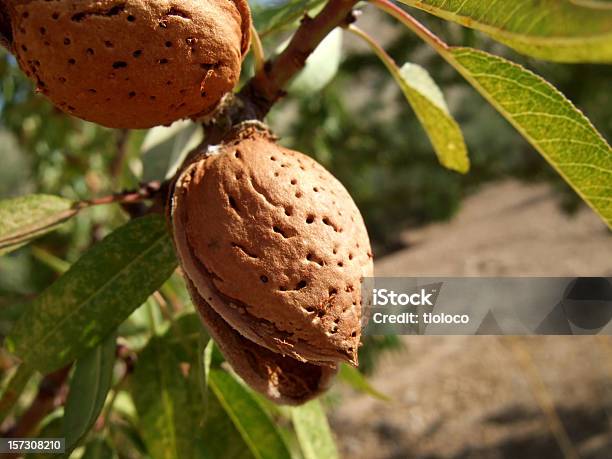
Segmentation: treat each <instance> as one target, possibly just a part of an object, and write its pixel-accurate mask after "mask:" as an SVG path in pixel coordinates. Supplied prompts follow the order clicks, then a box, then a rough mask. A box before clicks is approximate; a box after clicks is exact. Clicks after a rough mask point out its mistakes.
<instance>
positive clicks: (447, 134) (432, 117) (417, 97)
mask: <svg viewBox="0 0 612 459" xmlns="http://www.w3.org/2000/svg"><path fill="white" fill-rule="evenodd" d="M349 30H350V31H351V32H353V33H355V34H356V35H358V36H360V37H361V38H363V39H364V40H365V41H366V42H367V43H368V44H369V45H370V46H371V47H372V50H373V51H374V52H375V53H376V55H377V56H378V57H379V58H380V59H381V60H382V61H383V63H384V64H385V66H386V67H387V69H388V70H389V72H390V73H391V75H392V76H393V78H394V79H395V81H396V82H397V84H398V85H399V87H400V88H401V90H402V92H403V93H404V96H405V97H406V99H407V100H408V103H410V106H411V107H412V109H413V110H414V112H415V113H416V116H417V118H418V119H419V121H420V123H421V125H422V126H423V128H424V129H425V132H427V135H428V136H429V140H430V141H431V143H432V145H433V147H434V150H435V152H436V155H437V156H438V160H439V161H440V164H442V165H443V166H444V167H446V168H448V169H451V170H454V171H457V172H461V173H465V172H467V171H468V169H469V168H470V160H469V158H468V154H467V147H466V146H465V141H464V139H463V134H462V133H461V128H460V127H459V125H458V124H457V122H456V121H455V120H454V118H453V117H452V115H451V114H450V112H449V111H448V107H447V106H446V102H445V101H444V96H443V95H442V91H440V88H438V86H437V85H436V83H435V82H434V81H433V79H432V78H431V77H430V76H429V73H427V71H426V70H425V69H424V68H422V67H420V66H418V65H416V64H405V65H404V66H403V67H402V68H401V69H400V68H398V67H397V65H396V64H395V62H394V61H393V59H391V57H390V56H389V55H388V54H387V53H386V52H385V51H384V50H383V49H382V48H381V47H380V46H379V45H378V44H377V43H376V42H375V41H373V40H372V39H371V38H370V36H369V35H367V34H365V33H363V32H361V31H360V30H359V29H355V28H351V29H349Z"/></svg>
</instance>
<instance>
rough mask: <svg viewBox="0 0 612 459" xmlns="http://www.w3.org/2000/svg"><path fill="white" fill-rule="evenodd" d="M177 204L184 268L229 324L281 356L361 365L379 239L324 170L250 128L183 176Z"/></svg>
mask: <svg viewBox="0 0 612 459" xmlns="http://www.w3.org/2000/svg"><path fill="white" fill-rule="evenodd" d="M172 206H173V216H172V220H173V229H174V233H175V239H176V238H183V239H184V240H185V241H186V243H185V244H184V247H180V246H179V247H178V252H179V257H180V259H181V264H182V266H183V269H184V271H185V274H186V276H187V277H188V278H189V279H190V281H191V282H192V283H193V285H194V286H195V288H196V289H197V291H198V294H199V295H200V296H201V297H202V298H204V299H205V300H206V301H207V302H208V303H209V304H210V305H211V307H212V309H214V310H215V312H216V313H217V314H219V316H221V317H222V318H223V320H225V321H226V322H227V323H228V324H230V325H231V326H232V327H233V328H234V329H236V330H237V331H238V332H239V333H240V334H241V335H243V336H244V337H245V338H247V339H248V340H250V341H253V342H254V343H257V344H258V345H260V346H263V347H265V348H268V349H270V350H271V351H273V352H276V353H279V354H281V355H287V356H290V357H292V358H294V359H297V360H300V361H304V362H311V363H316V364H319V365H330V366H335V365H336V363H337V362H339V361H348V362H351V363H353V364H356V363H357V349H358V346H359V340H360V332H361V326H360V320H361V280H362V278H363V277H367V276H371V275H372V270H373V265H372V255H371V249H370V243H369V240H368V235H367V231H366V229H365V225H364V223H363V220H362V218H361V215H360V214H359V211H358V209H357V208H356V206H355V204H354V203H353V201H352V199H351V198H350V196H349V194H348V193H347V191H346V190H345V189H344V187H343V186H342V185H341V184H340V182H338V181H337V180H336V179H335V178H334V177H333V176H332V175H331V174H330V173H329V172H327V171H326V170H325V169H324V168H323V167H322V166H320V165H319V164H318V163H316V162H315V161H314V160H312V159H311V158H309V157H308V156H306V155H303V154H301V153H298V152H295V151H292V150H288V149H286V148H283V147H281V146H279V145H277V144H276V143H275V142H273V141H272V140H271V139H270V138H269V137H268V136H267V135H265V134H262V133H260V132H257V131H251V132H249V133H247V134H245V133H243V134H242V135H241V136H240V137H239V138H238V139H237V140H235V141H233V142H230V143H225V144H224V146H222V148H221V150H220V151H219V152H218V153H217V154H214V155H211V156H208V157H204V158H201V159H200V160H198V161H196V162H194V163H193V164H191V166H189V167H188V168H187V169H186V170H185V171H184V172H183V173H182V174H181V177H180V178H179V180H178V182H177V184H176V186H175V191H174V195H173V202H172ZM179 219H180V227H179V225H177V222H178V221H179ZM182 232H184V234H182ZM179 233H181V234H179Z"/></svg>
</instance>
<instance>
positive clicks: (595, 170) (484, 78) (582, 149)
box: [443, 48, 612, 228]
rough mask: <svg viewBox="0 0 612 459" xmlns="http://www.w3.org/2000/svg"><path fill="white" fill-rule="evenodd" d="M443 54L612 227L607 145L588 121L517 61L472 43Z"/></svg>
mask: <svg viewBox="0 0 612 459" xmlns="http://www.w3.org/2000/svg"><path fill="white" fill-rule="evenodd" d="M443 55H444V56H445V57H446V58H447V60H448V61H449V62H450V63H451V64H452V65H453V66H454V67H455V68H456V69H457V70H458V71H459V72H460V73H461V74H462V75H463V76H464V77H465V78H466V79H467V80H468V81H469V82H470V84H471V85H472V86H474V87H475V88H476V89H477V90H478V91H479V92H480V93H481V94H482V95H483V96H484V97H485V99H487V100H488V101H489V102H490V103H491V104H492V105H493V106H494V107H495V108H496V109H497V110H498V111H499V112H500V113H501V114H502V115H503V116H504V117H505V118H506V119H507V120H508V121H509V122H510V123H511V124H512V125H513V126H514V127H515V128H516V129H517V130H518V131H519V133H520V134H521V135H522V136H523V137H525V138H526V139H527V140H528V141H529V142H530V143H531V145H533V147H534V148H535V149H536V150H538V151H539V152H540V153H541V154H542V156H544V158H546V160H547V161H548V162H549V163H550V164H551V165H552V166H553V168H555V169H556V170H557V172H559V174H561V176H563V178H564V179H565V180H566V181H567V182H568V183H569V184H570V185H571V186H572V188H574V190H575V191H576V192H577V193H578V194H579V195H580V196H581V197H582V198H583V199H584V200H585V201H586V202H587V203H588V204H589V205H590V206H591V207H592V208H593V210H595V212H597V213H598V214H599V215H600V216H601V217H602V218H603V220H604V221H605V222H606V223H607V224H608V226H609V227H611V228H612V150H611V149H610V146H609V145H608V143H607V142H606V141H605V140H604V138H603V137H602V136H601V135H600V134H599V133H598V132H597V131H596V130H595V128H594V127H593V125H592V124H591V122H590V121H589V120H588V119H587V118H586V117H585V116H584V115H583V114H582V113H581V112H580V111H579V110H578V109H577V108H576V107H574V106H573V105H572V103H571V102H570V101H568V100H567V99H566V98H565V96H563V94H561V93H560V92H559V91H558V90H557V89H555V88H554V87H553V86H552V85H550V84H549V83H548V82H547V81H545V80H544V79H542V78H541V77H539V76H537V75H535V74H534V73H532V72H530V71H529V70H526V69H525V68H523V67H521V66H520V65H518V64H515V63H513V62H510V61H507V60H505V59H503V58H501V57H497V56H493V55H491V54H488V53H486V52H484V51H479V50H475V49H471V48H449V49H448V50H447V51H444V52H443Z"/></svg>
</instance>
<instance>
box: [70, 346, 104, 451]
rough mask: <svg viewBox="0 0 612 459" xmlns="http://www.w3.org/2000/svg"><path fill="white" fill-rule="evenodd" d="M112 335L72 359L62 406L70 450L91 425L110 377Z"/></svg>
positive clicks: (99, 410) (99, 407)
mask: <svg viewBox="0 0 612 459" xmlns="http://www.w3.org/2000/svg"><path fill="white" fill-rule="evenodd" d="M114 363H115V335H114V334H112V335H110V336H109V337H108V338H106V339H105V340H104V341H103V342H102V343H100V344H99V345H98V346H97V347H95V348H94V349H92V350H91V351H89V352H88V353H87V354H85V355H84V356H83V357H81V358H80V359H78V360H77V361H76V365H75V369H74V374H73V375H72V379H71V381H70V392H68V398H67V399H66V406H65V409H64V426H63V429H64V433H63V436H64V437H65V438H66V450H67V451H71V450H73V449H74V448H75V447H76V446H77V444H78V443H79V441H80V440H81V439H82V438H83V437H84V436H85V434H86V433H87V432H88V431H89V429H91V427H92V426H93V425H94V423H95V422H96V420H97V419H98V416H99V415H100V412H101V411H102V407H103V406H104V401H105V400H106V395H107V394H108V391H109V389H110V387H111V383H112V379H113V366H114Z"/></svg>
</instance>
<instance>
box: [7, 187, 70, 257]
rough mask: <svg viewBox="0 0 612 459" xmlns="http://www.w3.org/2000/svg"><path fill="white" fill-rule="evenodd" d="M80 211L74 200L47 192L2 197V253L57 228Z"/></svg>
mask: <svg viewBox="0 0 612 459" xmlns="http://www.w3.org/2000/svg"><path fill="white" fill-rule="evenodd" d="M77 212H78V211H77V209H76V208H75V206H74V202H72V201H70V200H68V199H64V198H60V197H58V196H51V195H45V194H31V195H28V196H21V197H18V198H13V199H6V200H4V201H0V255H4V254H5V253H8V252H10V251H11V250H15V249H17V248H18V247H21V246H22V245H23V244H25V243H26V242H27V241H29V240H31V239H34V238H36V237H38V236H41V235H43V234H45V233H48V232H49V231H52V230H54V229H55V228H57V226H58V225H60V224H61V223H63V222H64V221H66V220H68V219H69V218H71V217H73V216H74V215H76V213H77Z"/></svg>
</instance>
